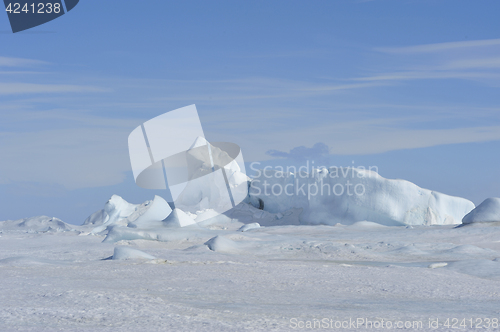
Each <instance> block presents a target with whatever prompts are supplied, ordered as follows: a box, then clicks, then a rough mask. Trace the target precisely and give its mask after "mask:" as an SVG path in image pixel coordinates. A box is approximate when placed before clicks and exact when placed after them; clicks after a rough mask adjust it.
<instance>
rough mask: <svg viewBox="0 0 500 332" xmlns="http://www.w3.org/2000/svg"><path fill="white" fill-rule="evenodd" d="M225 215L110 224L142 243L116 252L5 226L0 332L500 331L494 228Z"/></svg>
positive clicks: (124, 244) (53, 225)
mask: <svg viewBox="0 0 500 332" xmlns="http://www.w3.org/2000/svg"><path fill="white" fill-rule="evenodd" d="M233 213H236V215H237V216H239V217H238V218H239V219H238V218H234V216H231V217H227V216H219V217H218V218H216V222H212V223H205V224H203V223H202V225H199V224H196V225H191V226H186V227H182V228H173V227H170V228H164V229H161V230H158V229H156V230H155V229H149V230H140V229H137V228H135V229H134V228H130V227H114V228H112V230H113V229H122V230H123V229H126V230H130V231H131V233H130V234H133V235H134V236H135V237H137V239H130V240H123V239H118V237H117V238H115V240H117V242H114V239H113V238H112V237H108V241H107V242H103V240H104V239H105V235H101V234H97V235H93V234H88V233H89V232H90V231H91V230H92V229H93V228H94V227H95V226H96V225H95V223H96V222H95V220H94V221H93V222H91V223H89V224H88V225H86V226H73V225H67V224H64V223H62V222H61V221H59V220H57V219H56V218H48V217H45V218H31V219H29V220H28V219H25V220H21V221H10V222H2V223H0V230H1V229H3V232H2V233H1V234H0V236H1V237H0V280H1V282H0V331H244V330H248V331H251V330H266V331H293V330H300V327H302V326H303V327H307V326H309V325H308V324H316V327H319V326H320V325H319V324H322V325H321V326H322V327H331V330H359V331H363V330H377V329H376V328H375V327H380V326H381V325H380V324H382V323H381V322H382V320H383V321H384V325H383V326H384V327H385V328H379V329H378V330H385V329H388V328H387V327H388V324H389V322H390V324H392V329H397V328H396V326H403V327H404V324H406V325H407V326H410V325H409V324H411V325H412V326H414V327H415V328H413V327H412V328H407V329H406V330H421V331H428V330H439V331H445V330H449V331H457V330H462V331H466V330H478V329H476V328H475V327H479V326H482V327H483V329H482V330H485V328H484V327H486V324H487V323H488V322H489V326H490V328H491V330H498V326H499V325H498V324H497V325H495V323H494V322H495V319H496V322H498V319H499V318H500V261H499V260H500V227H498V225H497V223H472V224H470V225H464V226H463V227H458V228H456V226H455V225H438V226H413V227H412V226H383V225H380V224H375V223H372V222H357V223H355V224H353V225H349V226H346V225H333V226H329V225H314V226H312V225H309V226H307V225H293V223H294V222H296V221H297V218H295V219H294V212H293V211H291V212H290V213H288V216H286V215H281V216H279V217H280V218H281V219H277V217H276V216H275V215H274V216H273V215H271V214H270V213H268V212H266V211H261V210H258V209H256V208H254V207H252V206H250V205H248V204H245V203H243V204H240V206H238V208H237V209H236V212H234V211H233ZM98 215H99V214H98ZM244 216H246V219H245V217H244ZM287 218H288V219H287ZM94 219H96V220H97V219H99V218H98V217H94ZM101 219H102V218H101ZM259 221H260V222H259ZM272 221H274V225H273V223H272ZM98 222H99V220H97V223H98ZM255 222H258V223H259V224H260V225H262V227H258V225H256V224H254V223H255ZM280 222H281V223H282V225H280V224H279V223H280ZM23 223H24V224H23ZM38 224H41V226H40V227H38V226H37V225H38ZM245 224H248V225H250V224H252V226H247V227H245V228H246V229H240V228H241V227H242V226H244V225H245ZM72 229H73V230H72ZM242 230H245V231H242ZM104 233H105V232H104ZM111 233H113V231H110V235H112V234H111ZM138 234H139V235H140V236H138ZM115 235H117V236H119V237H121V238H123V237H124V234H123V231H117V230H115ZM141 236H142V238H140V237H141ZM154 237H156V238H154ZM145 238H153V239H154V241H151V240H145ZM158 239H159V240H161V241H158ZM131 249H132V250H131ZM134 249H135V250H134ZM429 319H431V322H432V324H434V323H435V320H436V319H439V321H438V323H439V329H433V327H434V326H435V325H431V327H429ZM447 319H450V320H449V321H448V323H449V324H450V326H449V327H446V326H444V324H445V323H446V320H447ZM453 319H458V324H456V327H457V328H452V324H453V323H455V322H456V321H455V320H453ZM463 319H466V321H465V323H466V327H464V326H463V325H462V326H461V325H460V324H461V323H463V321H462V320H463ZM367 321H370V322H371V323H368V325H367ZM418 322H421V324H422V328H416V326H417V325H413V324H419V323H418ZM471 322H472V324H473V325H472V328H471V326H470V324H471ZM358 323H359V325H357V324H358ZM325 324H326V325H325ZM370 324H371V325H370ZM377 324H379V325H377ZM401 324H403V325H401ZM342 325H343V326H344V328H342V327H341V326H342ZM313 326H314V325H313ZM336 326H337V327H340V328H336ZM306 330H311V329H306ZM318 330H322V329H320V328H318ZM327 330H328V329H327Z"/></svg>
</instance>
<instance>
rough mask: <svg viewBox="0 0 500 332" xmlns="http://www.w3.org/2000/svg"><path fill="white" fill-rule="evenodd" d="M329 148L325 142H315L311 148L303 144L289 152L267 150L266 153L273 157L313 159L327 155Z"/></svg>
mask: <svg viewBox="0 0 500 332" xmlns="http://www.w3.org/2000/svg"><path fill="white" fill-rule="evenodd" d="M329 151H330V149H329V148H328V145H326V144H325V143H321V142H320V143H316V144H314V145H313V146H312V147H311V148H308V147H305V146H298V147H295V148H293V149H291V150H290V152H283V151H278V150H269V151H267V152H266V154H267V155H269V156H271V157H275V158H287V159H293V160H313V159H321V158H324V157H326V156H327V155H328V153H329Z"/></svg>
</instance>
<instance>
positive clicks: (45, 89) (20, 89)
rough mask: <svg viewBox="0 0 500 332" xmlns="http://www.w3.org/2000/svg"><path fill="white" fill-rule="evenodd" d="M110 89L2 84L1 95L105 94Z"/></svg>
mask: <svg viewBox="0 0 500 332" xmlns="http://www.w3.org/2000/svg"><path fill="white" fill-rule="evenodd" d="M104 91H109V89H106V88H102V87H96V86H84V85H71V84H36V83H2V82H0V95H18V94H33V93H64V92H104Z"/></svg>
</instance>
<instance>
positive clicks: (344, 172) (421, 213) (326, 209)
mask: <svg viewBox="0 0 500 332" xmlns="http://www.w3.org/2000/svg"><path fill="white" fill-rule="evenodd" d="M249 195H250V202H251V203H252V204H253V205H254V206H256V207H258V206H260V207H261V208H263V209H264V210H266V211H269V212H272V213H279V212H283V211H286V210H289V209H291V208H301V209H303V211H302V214H301V215H300V221H301V223H310V224H327V225H335V224H337V223H342V224H352V223H355V222H358V221H364V220H368V221H372V222H376V223H379V224H382V225H387V226H391V225H445V224H460V223H461V220H462V218H463V216H465V215H466V214H467V213H469V212H470V211H471V210H472V209H474V204H473V203H472V202H471V201H469V200H467V199H464V198H459V197H453V196H448V195H445V194H441V193H438V192H435V191H431V190H427V189H423V188H420V187H418V186H417V185H415V184H413V183H411V182H408V181H405V180H389V179H385V178H383V177H382V176H380V175H379V174H377V173H376V172H373V171H368V170H364V169H356V168H342V169H340V171H339V169H338V168H330V170H328V169H326V168H322V169H319V170H315V171H314V172H312V173H311V174H308V173H305V172H298V173H295V174H293V173H286V172H278V171H275V170H262V171H259V173H258V174H257V176H256V177H255V178H254V179H253V180H252V182H251V186H250V192H249Z"/></svg>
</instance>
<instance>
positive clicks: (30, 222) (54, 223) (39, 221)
mask: <svg viewBox="0 0 500 332" xmlns="http://www.w3.org/2000/svg"><path fill="white" fill-rule="evenodd" d="M74 229H75V226H73V225H69V224H67V223H65V222H64V221H62V220H61V219H59V218H53V217H47V216H37V217H30V218H24V219H18V220H7V221H0V230H9V231H25V232H26V231H28V232H65V231H72V230H74Z"/></svg>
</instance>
